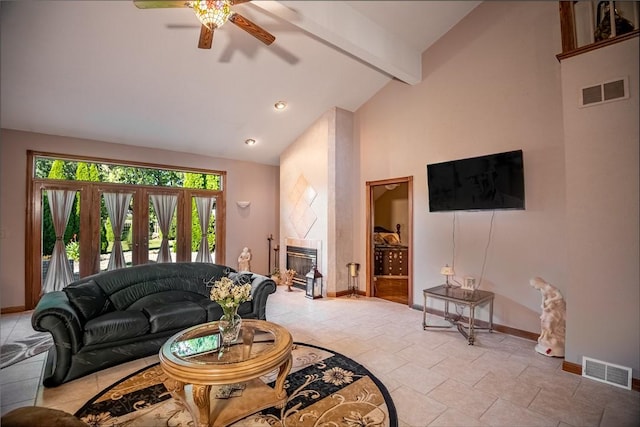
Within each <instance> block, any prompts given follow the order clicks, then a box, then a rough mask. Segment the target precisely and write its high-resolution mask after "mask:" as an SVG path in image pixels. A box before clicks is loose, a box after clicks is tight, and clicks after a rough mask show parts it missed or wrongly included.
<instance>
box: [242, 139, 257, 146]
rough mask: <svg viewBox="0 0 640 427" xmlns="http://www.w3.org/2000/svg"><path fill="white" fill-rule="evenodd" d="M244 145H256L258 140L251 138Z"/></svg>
mask: <svg viewBox="0 0 640 427" xmlns="http://www.w3.org/2000/svg"><path fill="white" fill-rule="evenodd" d="M244 143H245V144H247V145H256V140H255V139H252V138H249V139H247V140H245V141H244Z"/></svg>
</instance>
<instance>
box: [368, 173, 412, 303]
mask: <svg viewBox="0 0 640 427" xmlns="http://www.w3.org/2000/svg"><path fill="white" fill-rule="evenodd" d="M389 184H407V216H408V218H407V228H408V230H403V231H402V235H403V238H404V236H406V239H407V240H406V242H407V246H408V247H409V249H408V251H407V256H408V258H409V259H408V276H409V279H408V280H407V293H408V301H407V303H408V304H407V305H408V306H409V307H412V306H413V176H405V177H399V178H389V179H383V180H379V181H367V182H366V186H367V196H368V198H367V210H366V223H367V225H366V226H367V231H366V233H365V235H366V245H367V247H366V249H367V250H366V260H367V265H366V269H365V271H366V283H367V289H366V295H367V296H368V297H371V296H373V277H374V256H375V254H374V250H373V229H374V227H375V218H374V216H375V215H374V211H375V209H374V206H375V200H374V198H373V189H374V187H377V186H381V185H389Z"/></svg>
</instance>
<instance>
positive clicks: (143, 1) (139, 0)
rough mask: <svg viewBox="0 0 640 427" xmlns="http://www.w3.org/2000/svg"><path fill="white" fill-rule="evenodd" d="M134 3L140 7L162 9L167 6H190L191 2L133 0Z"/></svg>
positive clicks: (179, 0)
mask: <svg viewBox="0 0 640 427" xmlns="http://www.w3.org/2000/svg"><path fill="white" fill-rule="evenodd" d="M133 4H135V5H136V7H137V8H138V9H160V8H167V7H188V6H189V2H188V1H186V0H178V1H175V0H165V1H163V0H133Z"/></svg>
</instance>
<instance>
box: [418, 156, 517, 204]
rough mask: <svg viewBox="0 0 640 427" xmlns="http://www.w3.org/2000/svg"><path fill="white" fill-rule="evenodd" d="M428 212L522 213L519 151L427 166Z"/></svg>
mask: <svg viewBox="0 0 640 427" xmlns="http://www.w3.org/2000/svg"><path fill="white" fill-rule="evenodd" d="M427 185H428V186H429V211H430V212H439V211H454V210H495V209H524V163H523V160H522V150H516V151H509V152H506V153H497V154H490V155H487V156H480V157H472V158H468V159H460V160H452V161H449V162H443V163H433V164H428V165H427Z"/></svg>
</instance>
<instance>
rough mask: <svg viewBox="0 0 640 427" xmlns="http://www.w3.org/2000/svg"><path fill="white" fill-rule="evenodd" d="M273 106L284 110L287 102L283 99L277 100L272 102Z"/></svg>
mask: <svg viewBox="0 0 640 427" xmlns="http://www.w3.org/2000/svg"><path fill="white" fill-rule="evenodd" d="M273 108H275V109H276V110H284V109H285V108H287V103H286V102H284V101H278V102H276V103H275V104H273Z"/></svg>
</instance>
